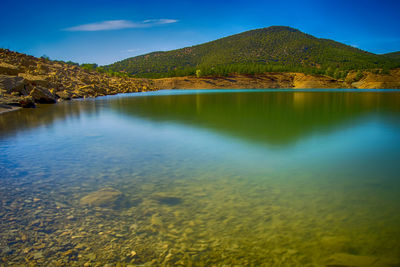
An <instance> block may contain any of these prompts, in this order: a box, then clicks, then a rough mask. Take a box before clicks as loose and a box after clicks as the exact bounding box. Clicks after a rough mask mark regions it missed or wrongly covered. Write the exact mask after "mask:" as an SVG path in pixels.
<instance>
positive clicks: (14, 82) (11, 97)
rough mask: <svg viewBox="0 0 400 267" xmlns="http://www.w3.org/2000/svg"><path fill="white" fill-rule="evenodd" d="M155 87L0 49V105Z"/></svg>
mask: <svg viewBox="0 0 400 267" xmlns="http://www.w3.org/2000/svg"><path fill="white" fill-rule="evenodd" d="M155 89H157V88H156V87H155V86H154V84H153V82H152V81H151V80H149V79H134V78H128V77H111V76H108V75H106V74H102V73H98V72H96V71H88V70H84V69H82V68H80V67H78V66H75V65H68V64H66V63H63V62H55V61H50V60H46V59H43V58H36V57H33V56H28V55H25V54H21V53H16V52H12V51H9V50H6V49H0V105H1V106H2V107H3V108H1V110H0V112H1V111H8V110H13V109H12V108H7V105H8V106H10V105H11V106H20V107H35V106H36V104H35V103H56V102H57V101H63V100H70V99H72V98H84V97H98V96H105V95H112V94H118V93H133V92H141V91H151V90H155Z"/></svg>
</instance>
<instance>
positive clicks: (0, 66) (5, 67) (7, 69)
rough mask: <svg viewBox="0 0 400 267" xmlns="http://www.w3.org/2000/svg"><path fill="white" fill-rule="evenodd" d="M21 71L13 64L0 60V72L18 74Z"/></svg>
mask: <svg viewBox="0 0 400 267" xmlns="http://www.w3.org/2000/svg"><path fill="white" fill-rule="evenodd" d="M21 72H22V71H21V70H20V69H19V68H18V67H16V66H14V65H11V64H7V63H4V62H0V74H5V75H18V73H21Z"/></svg>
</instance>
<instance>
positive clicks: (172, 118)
mask: <svg viewBox="0 0 400 267" xmlns="http://www.w3.org/2000/svg"><path fill="white" fill-rule="evenodd" d="M111 108H112V109H114V110H116V111H118V112H121V113H124V114H127V115H130V116H134V117H142V118H145V119H148V120H152V121H160V122H163V121H168V122H177V123H182V124H186V125H192V126H196V127H204V128H207V129H211V130H214V131H218V132H220V133H222V134H228V135H230V136H236V137H240V138H244V139H246V140H248V141H258V142H263V143H267V144H273V145H284V144H290V143H293V142H296V141H298V140H299V139H302V138H304V137H306V136H308V135H311V134H316V133H321V132H330V131H335V130H339V129H342V128H343V127H346V126H348V125H349V124H354V123H357V121H359V120H362V119H363V118H364V117H365V116H368V115H370V114H372V113H373V114H374V116H377V115H378V116H379V115H382V114H385V119H387V118H388V116H386V115H390V114H392V115H395V114H398V113H399V112H400V94H399V93H398V92H386V93H376V92H363V93H359V92H299V91H294V92H293V91H291V92H279V91H273V92H260V91H253V92H240V93H237V92H219V93H214V94H211V93H209V92H205V93H203V92H199V93H196V94H184V95H163V96H154V95H149V96H142V97H132V98H119V99H117V100H116V101H112V102H111ZM393 119H394V120H396V121H397V122H398V119H395V117H394V118H393ZM397 125H398V124H397Z"/></svg>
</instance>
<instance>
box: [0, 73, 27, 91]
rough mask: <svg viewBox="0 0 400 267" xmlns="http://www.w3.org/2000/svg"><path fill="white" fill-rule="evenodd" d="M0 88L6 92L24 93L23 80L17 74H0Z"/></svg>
mask: <svg viewBox="0 0 400 267" xmlns="http://www.w3.org/2000/svg"><path fill="white" fill-rule="evenodd" d="M0 89H2V90H5V91H6V93H7V94H11V93H12V92H20V93H21V94H24V95H25V94H26V92H25V81H24V79H23V78H22V77H17V76H8V75H0Z"/></svg>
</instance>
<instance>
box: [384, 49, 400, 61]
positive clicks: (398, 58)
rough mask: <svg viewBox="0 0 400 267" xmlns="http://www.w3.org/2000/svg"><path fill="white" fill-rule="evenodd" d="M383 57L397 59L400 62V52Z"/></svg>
mask: <svg viewBox="0 0 400 267" xmlns="http://www.w3.org/2000/svg"><path fill="white" fill-rule="evenodd" d="M383 56H385V57H388V58H392V59H396V60H400V51H399V52H392V53H387V54H383Z"/></svg>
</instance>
